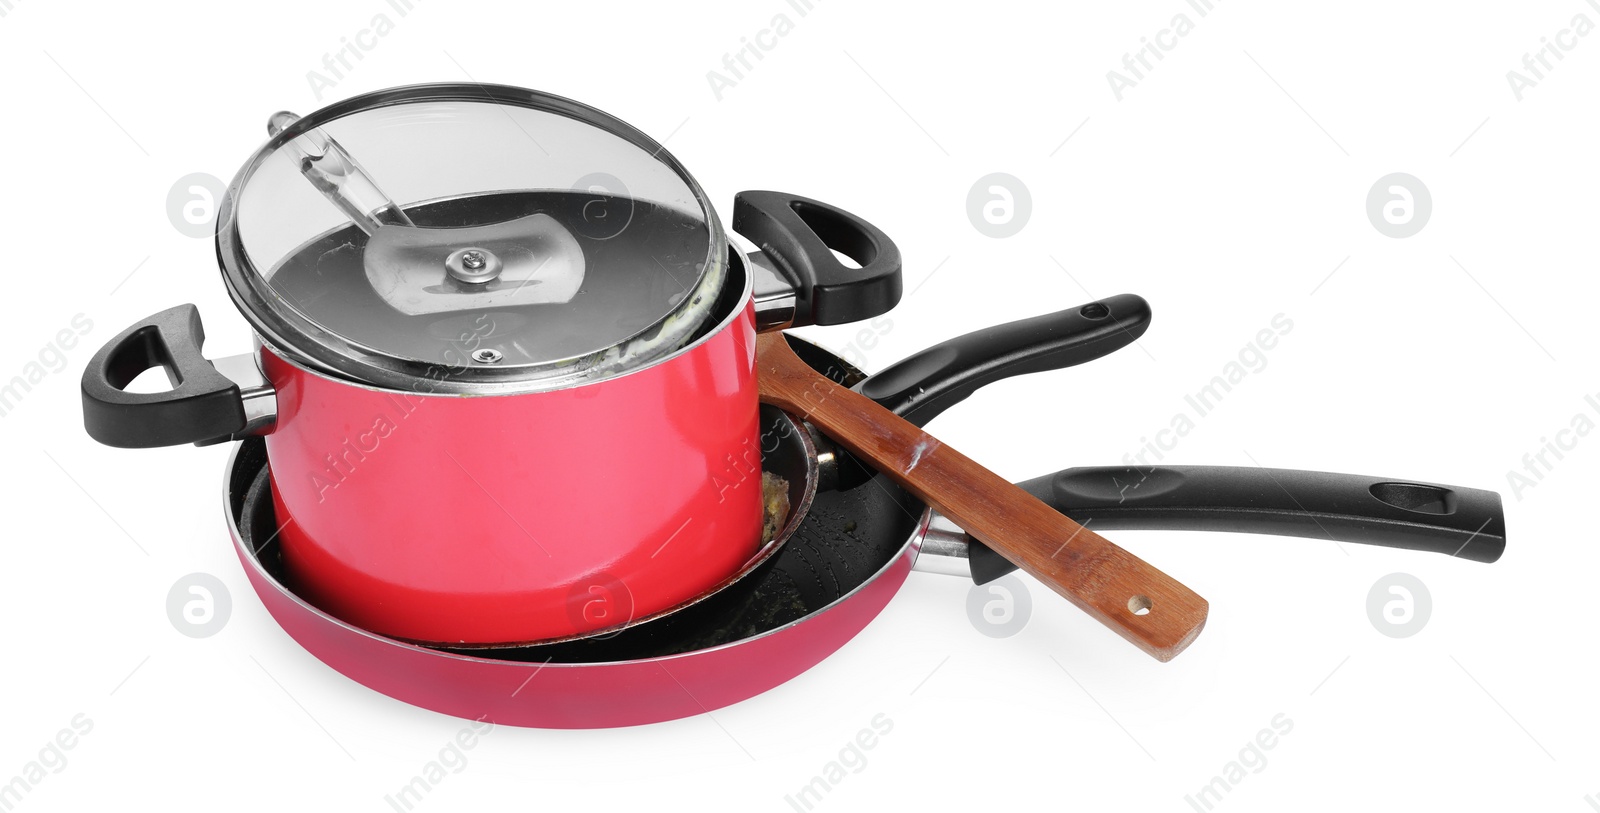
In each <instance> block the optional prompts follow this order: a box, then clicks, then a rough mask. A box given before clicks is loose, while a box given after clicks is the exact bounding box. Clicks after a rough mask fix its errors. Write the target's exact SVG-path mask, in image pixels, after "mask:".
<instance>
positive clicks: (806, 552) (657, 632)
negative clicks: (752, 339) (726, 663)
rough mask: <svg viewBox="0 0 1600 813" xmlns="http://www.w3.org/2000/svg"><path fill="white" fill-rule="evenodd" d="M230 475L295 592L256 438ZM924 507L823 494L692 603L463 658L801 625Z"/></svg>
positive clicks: (553, 657)
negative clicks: (633, 623)
mask: <svg viewBox="0 0 1600 813" xmlns="http://www.w3.org/2000/svg"><path fill="white" fill-rule="evenodd" d="M790 344H791V346H793V347H794V349H795V351H796V352H797V353H798V354H799V355H800V357H801V358H802V359H804V360H805V361H806V363H808V364H810V365H811V366H812V367H813V368H815V369H816V370H817V371H818V372H821V373H822V374H824V375H826V376H828V377H829V378H831V379H833V380H834V381H836V382H838V383H840V384H844V385H846V386H850V385H853V384H855V383H856V382H857V381H859V380H861V378H862V377H863V375H862V373H861V372H860V371H859V370H856V369H855V368H854V367H851V366H850V365H849V364H847V363H845V362H844V361H842V360H840V359H839V358H837V357H836V356H834V355H832V354H831V353H828V352H827V351H825V350H823V349H821V348H819V347H817V346H815V345H811V344H807V343H805V342H802V341H797V340H793V339H791V340H790ZM232 477H233V479H232V481H231V483H230V499H231V500H232V501H233V502H234V505H231V506H230V508H231V509H232V510H234V511H235V512H236V513H238V514H240V515H241V516H242V521H241V522H240V532H241V533H242V534H243V535H244V536H245V540H244V541H245V544H246V545H248V546H250V548H251V549H252V550H255V549H257V546H260V549H259V550H258V551H257V555H258V556H259V557H260V559H261V561H262V563H263V565H264V566H265V567H266V569H267V571H268V572H269V573H271V574H272V575H273V577H274V578H276V579H278V580H279V581H281V582H283V583H284V584H288V585H291V586H292V582H290V581H287V580H286V579H285V574H284V573H283V571H282V566H281V561H280V557H279V551H278V543H277V538H276V535H275V532H276V530H277V528H278V524H277V521H276V518H275V517H274V515H273V511H272V500H271V497H270V493H269V491H268V489H269V487H270V486H269V485H268V482H269V480H268V477H267V470H266V449H265V444H264V443H263V442H262V441H261V440H260V439H257V438H252V439H250V440H246V441H244V444H243V447H242V448H241V450H240V454H239V462H238V465H237V466H236V468H235V470H234V472H233V474H232ZM923 510H924V506H923V504H922V503H921V502H919V501H917V500H916V498H914V497H912V496H911V495H910V494H907V493H906V492H905V491H903V490H901V489H900V488H899V487H898V486H896V485H894V484H893V483H892V482H890V481H889V480H888V479H887V478H884V477H882V476H877V477H873V478H871V479H870V480H867V481H866V482H864V483H861V484H860V485H857V486H855V487H853V488H849V489H846V490H843V491H819V492H818V493H817V495H816V497H815V498H814V499H813V501H812V503H811V510H810V512H808V514H807V515H806V517H805V519H804V521H803V522H801V524H800V526H799V528H797V529H796V531H795V533H794V535H793V536H792V537H790V539H789V541H788V542H787V543H785V544H784V546H783V547H782V548H781V549H780V550H779V551H778V552H777V554H775V555H774V556H773V557H772V558H771V559H769V560H767V562H766V563H765V564H763V565H762V566H761V567H759V568H757V569H756V570H755V571H754V572H752V573H751V574H750V575H748V576H746V577H745V578H744V579H742V580H740V581H738V582H735V583H734V584H733V585H731V586H729V587H727V588H726V589H724V590H722V591H720V592H718V593H716V594H715V595H712V596H710V597H708V598H706V599H704V600H702V601H700V602H699V603H697V604H694V605H691V606H689V607H687V608H685V609H683V610H680V611H678V612H676V613H673V614H671V615H669V616H666V617H664V618H661V619H658V620H655V621H651V622H648V623H645V624H641V625H639V626H637V627H632V628H629V629H624V630H622V631H620V632H617V633H616V634H614V635H610V636H607V637H603V638H586V639H583V640H578V641H569V642H565V643H559V644H545V645H540V646H530V647H517V648H508V649H495V650H461V652H462V654H469V655H472V656H475V657H480V658H485V657H487V658H496V659H502V660H518V661H550V662H554V663H600V662H607V661H622V660H634V659H639V658H653V657H660V656H664V655H674V654H678V653H681V652H689V651H693V650H696V649H705V648H709V647H714V646H720V645H722V644H727V643H732V642H734V641H739V640H742V639H745V638H749V637H751V636H754V635H759V634H761V633H763V632H767V631H768V630H772V629H775V628H777V627H781V626H783V625H785V624H788V623H790V622H793V621H798V620H799V619H801V618H804V617H806V616H807V615H810V614H811V613H814V612H816V611H818V610H820V609H822V608H824V607H826V606H828V605H829V604H832V603H833V602H834V601H836V600H838V599H839V598H840V597H841V596H844V595H846V594H847V593H849V592H850V591H851V590H854V589H855V588H856V587H858V586H860V585H861V584H862V583H864V582H865V581H866V580H867V578H868V577H870V576H871V575H872V574H874V573H876V572H878V570H879V569H881V568H882V567H883V566H884V565H885V564H887V563H888V562H889V560H890V559H892V558H893V557H894V555H895V554H896V553H898V552H899V551H900V550H901V549H902V548H903V547H904V546H905V543H906V540H908V539H909V538H910V537H911V535H912V533H913V532H914V531H915V530H916V528H917V522H918V520H919V519H920V517H921V515H922V512H923ZM258 540H266V542H265V543H264V544H263V543H261V542H260V541H258Z"/></svg>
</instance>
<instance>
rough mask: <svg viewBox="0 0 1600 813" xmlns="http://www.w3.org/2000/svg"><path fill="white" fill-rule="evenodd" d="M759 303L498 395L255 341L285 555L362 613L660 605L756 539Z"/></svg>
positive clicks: (404, 629)
mask: <svg viewBox="0 0 1600 813" xmlns="http://www.w3.org/2000/svg"><path fill="white" fill-rule="evenodd" d="M754 337H755V327H754V316H753V310H752V309H751V308H750V307H748V306H747V307H746V310H745V312H744V313H743V315H742V316H741V317H740V318H737V319H735V320H733V321H732V322H731V323H729V324H728V325H727V326H725V327H724V328H723V329H721V330H719V331H718V332H717V333H716V334H714V335H712V336H710V337H708V338H707V339H705V340H704V341H702V342H701V343H700V344H698V345H696V346H695V347H694V348H693V349H691V350H688V351H685V352H684V353H682V354H680V355H678V356H677V357H675V358H672V359H670V360H668V361H665V362H662V363H659V364H656V365H654V366H652V367H649V368H646V369H642V370H639V371H635V372H633V373H630V374H628V375H624V376H622V377H619V378H615V379H611V380H608V381H603V382H599V383H596V384H589V385H585V386H581V387H576V388H571V389H564V390H555V391H551V392H543V393H529V394H523V395H505V396H460V395H441V394H420V393H401V392H393V391H384V390H375V389H368V388H364V387H360V386H356V385H352V384H349V383H346V382H342V381H338V380H335V379H332V378H329V377H326V376H323V375H320V374H317V373H313V372H310V371H307V370H305V369H303V368H301V367H298V366H296V365H293V364H291V363H289V362H287V361H285V360H283V359H282V358H279V357H278V356H276V355H274V354H273V353H271V352H270V351H267V350H263V351H262V359H263V367H264V369H265V370H266V373H267V377H268V378H269V379H270V380H271V381H272V383H273V385H274V386H275V387H276V388H277V397H278V424H277V427H276V428H275V429H274V430H273V432H272V434H271V435H269V436H267V438H266V443H267V455H268V459H269V460H270V463H271V468H272V483H273V489H272V491H273V501H274V508H275V510H276V511H277V516H278V517H279V521H280V522H284V523H285V524H284V527H283V530H282V531H281V539H282V545H283V552H284V562H285V566H286V568H287V569H288V572H289V577H290V579H291V580H292V582H293V584H294V587H295V589H296V591H297V592H298V593H300V594H301V595H303V596H305V597H306V598H307V599H308V600H310V601H312V602H313V603H315V604H316V605H317V606H319V607H321V608H323V609H325V610H327V611H328V612H330V613H332V614H334V615H336V616H337V617H339V618H342V619H344V620H346V621H349V622H350V623H352V624H355V625H357V626H359V627H362V628H364V629H368V630H372V631H374V632H379V633H381V634H384V635H388V636H392V637H397V638H405V639H411V640H418V641H442V642H470V643H497V642H516V641H534V640H546V639H551V638H559V637H565V636H571V635H576V634H582V633H586V632H592V631H595V630H598V629H604V628H607V627H610V626H614V625H616V624H618V623H621V622H625V621H627V620H628V619H629V618H631V617H642V616H646V615H650V614H652V613H655V612H659V611H662V610H665V609H668V608H671V607H674V606H676V605H678V604H680V603H682V602H684V601H686V600H688V599H691V598H693V597H695V596H698V595H700V594H702V593H704V592H705V591H706V590H708V589H710V588H711V587H712V586H714V585H715V584H717V583H718V582H720V581H721V580H722V579H723V578H725V577H726V576H727V575H728V574H730V573H732V572H733V571H734V570H736V569H737V568H738V567H739V566H740V565H741V564H742V563H743V562H744V561H745V560H746V559H747V558H748V557H749V556H750V555H751V554H752V553H753V552H754V550H755V547H756V543H757V541H758V539H759V537H760V526H761V506H760V476H759V474H751V472H752V471H758V470H759V461H760V456H759V449H758V446H757V442H756V436H757V399H756V387H755V377H754Z"/></svg>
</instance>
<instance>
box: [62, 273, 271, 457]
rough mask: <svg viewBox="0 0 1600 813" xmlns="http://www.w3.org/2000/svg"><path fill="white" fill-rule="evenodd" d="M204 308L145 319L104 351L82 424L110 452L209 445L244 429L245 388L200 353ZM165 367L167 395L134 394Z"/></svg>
mask: <svg viewBox="0 0 1600 813" xmlns="http://www.w3.org/2000/svg"><path fill="white" fill-rule="evenodd" d="M205 338H206V333H205V328H204V327H202V326H201V324H200V310H199V309H198V308H196V307H195V306H194V305H179V306H177V307H175V308H169V309H167V310H164V311H162V312H160V313H158V314H156V315H154V316H151V317H149V318H147V319H144V320H141V321H140V322H138V323H136V324H134V325H133V326H132V327H130V328H128V329H127V330H124V331H122V332H121V333H119V334H117V337H116V338H114V339H112V340H111V341H110V342H109V343H107V344H106V346H104V347H102V348H100V351H99V352H98V353H95V354H94V358H92V359H90V360H89V367H88V369H86V370H84V371H83V426H84V428H85V429H87V430H88V431H89V436H90V437H92V438H94V439H95V440H98V441H100V442H101V443H104V444H106V445H107V446H120V447H122V448H128V449H143V448H151V447H155V446H176V445H179V444H182V443H193V444H195V445H205V444H207V443H214V442H216V441H218V440H221V439H226V438H228V437H230V436H232V435H233V434H234V433H235V432H238V431H240V430H242V429H244V427H245V422H246V421H245V410H244V403H243V401H242V400H241V398H240V391H239V385H238V384H236V383H234V382H233V380H232V379H230V378H228V377H227V376H225V375H223V374H222V373H219V372H217V369H216V367H214V366H213V365H212V364H211V362H210V361H208V360H207V359H206V357H205V356H204V355H202V354H201V352H200V348H201V345H202V344H204V343H205ZM156 366H161V367H163V368H165V369H166V371H167V377H168V378H170V379H171V380H172V381H173V382H174V383H175V386H174V387H173V388H172V389H171V390H168V391H166V392H153V393H143V392H128V391H127V390H126V387H127V386H128V384H129V383H131V382H132V381H133V380H134V379H135V378H138V377H139V374H140V373H142V372H144V371H146V370H149V369H151V368H153V367H156Z"/></svg>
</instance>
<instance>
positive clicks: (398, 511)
mask: <svg viewBox="0 0 1600 813" xmlns="http://www.w3.org/2000/svg"><path fill="white" fill-rule="evenodd" d="M268 129H269V133H271V138H270V139H269V140H268V141H267V142H266V144H265V145H264V146H262V147H261V148H260V149H259V150H258V151H257V152H256V154H255V155H254V157H252V158H251V159H250V161H249V162H248V163H247V164H245V166H244V168H243V169H242V170H240V172H239V174H238V176H237V177H236V178H235V179H234V181H233V183H232V185H231V187H230V188H229V190H228V194H227V196H226V198H225V199H224V201H223V203H222V206H221V209H220V211H219V217H218V226H217V253H218V257H219V259H220V261H221V264H222V267H223V277H224V280H225V282H226V284H227V286H228V291H229V293H230V294H231V295H232V297H233V299H234V302H235V303H236V304H237V305H238V307H239V309H240V311H241V312H242V313H243V314H244V315H245V318H246V319H247V320H249V322H250V324H251V326H252V327H253V328H254V329H255V332H256V335H257V337H258V348H257V350H256V352H255V353H253V354H250V355H247V356H240V357H233V358H227V359H218V360H216V361H214V362H213V361H210V360H207V359H206V358H205V357H204V356H203V355H202V354H201V343H202V342H203V339H204V335H203V330H202V328H201V324H200V318H199V314H198V311H197V310H196V309H195V308H194V306H192V305H183V306H179V307H177V308H173V309H171V310H168V311H164V312H162V313H160V314H157V315H155V316H152V317H150V318H149V319H146V320H144V321H141V322H139V323H138V324H135V325H133V326H132V327H130V328H129V329H128V330H126V331H124V332H123V333H122V334H120V335H119V336H117V337H116V338H115V339H113V340H112V341H111V342H110V343H109V344H108V345H107V346H106V347H105V348H103V349H102V350H101V351H100V352H99V353H98V354H97V355H96V356H95V358H94V359H93V360H92V361H91V362H90V364H89V368H88V369H87V370H86V371H85V374H84V380H83V393H84V418H85V426H86V427H87V429H88V431H89V434H90V435H92V436H93V437H95V438H96V439H98V440H100V441H101V442H104V443H108V444H111V445H114V446H127V447H145V446H161V445H172V444H180V443H189V442H192V443H196V444H197V445H199V444H206V443H213V442H219V441H223V440H228V439H240V438H244V437H247V436H253V435H264V436H265V447H266V454H267V456H268V458H269V459H270V461H271V472H272V478H271V479H272V489H271V491H272V501H273V508H274V512H275V515H276V517H277V521H278V522H279V524H280V526H281V527H280V528H279V530H278V534H279V535H280V543H281V550H282V559H283V566H284V572H285V576H286V578H287V579H289V580H290V581H291V582H292V583H293V585H294V588H295V590H296V592H297V594H298V595H300V596H302V597H304V598H306V599H309V600H310V601H312V602H314V603H315V604H316V605H317V606H319V607H321V608H323V609H324V610H326V611H328V612H330V613H332V614H334V615H336V616H337V617H339V618H342V619H344V620H346V621H348V622H350V623H353V624H356V625H358V626H360V627H361V628H363V629H367V630H370V631H373V632H376V633H380V634H383V635H386V636H390V637H393V638H397V639H402V640H407V641H415V642H425V643H438V644H449V645H452V646H460V645H468V646H505V645H511V644H519V643H527V642H537V641H549V640H560V639H564V638H570V637H576V636H583V635H587V634H592V633H595V632H596V631H599V630H605V629H610V628H613V627H617V626H621V625H625V624H627V623H628V622H629V621H630V620H631V619H633V618H639V617H647V616H652V615H657V614H660V613H662V612H665V611H668V610H670V609H672V608H674V607H678V606H681V605H683V604H685V603H688V602H691V601H693V600H695V599H696V598H697V597H699V596H701V595H702V594H704V593H705V592H707V591H708V590H710V589H712V588H713V587H715V586H716V585H718V584H720V583H722V582H723V581H725V580H726V579H727V578H729V576H730V574H735V573H737V572H739V570H740V569H741V568H742V567H746V566H748V565H749V563H750V562H751V561H752V559H753V557H756V556H757V555H758V552H759V551H760V550H761V545H762V539H761V535H762V533H761V529H762V524H763V505H762V487H761V476H760V471H759V462H760V460H759V449H758V442H757V395H756V387H755V374H754V369H755V368H754V336H755V332H756V330H757V328H758V323H759V324H760V326H761V327H762V328H767V327H781V326H789V325H795V324H809V323H821V324H833V323H840V322H847V321H853V320H856V319H861V318H866V317H869V316H874V315H877V314H878V313H882V312H883V311H885V310H887V309H888V308H890V307H892V306H893V305H894V304H895V302H896V301H897V300H898V298H899V294H900V278H899V269H900V262H899V255H898V252H897V251H896V249H895V248H894V246H893V243H892V242H890V241H889V240H888V238H887V237H885V236H884V235H883V234H882V232H880V231H878V230H877V229H875V228H874V227H872V226H871V225H870V224H867V223H865V222H864V221H861V220H860V219H859V218H855V217H854V216H852V215H850V214H849V213H847V212H843V211H841V210H838V209H835V208H833V207H829V206H826V205H825V204H821V203H818V202H816V201H812V200H808V199H805V198H799V197H796V196H787V195H780V194H778V193H770V192H765V193H756V192H748V193H743V194H742V195H741V196H740V197H739V198H738V199H737V200H736V202H735V219H734V226H735V228H737V229H739V230H740V231H741V232H743V233H744V234H746V236H748V237H751V238H752V239H753V240H755V241H756V242H757V243H758V244H759V246H760V248H762V249H763V250H764V251H763V252H758V254H757V255H756V256H755V258H754V261H753V262H750V263H748V264H747V263H745V262H743V261H742V260H741V259H740V258H739V256H738V252H730V251H729V245H728V238H727V236H726V233H725V232H724V230H723V228H722V226H721V224H720V222H719V221H718V218H717V216H716V213H715V212H714V211H713V209H712V207H711V204H710V202H709V201H708V200H706V197H705V195H704V193H703V192H702V191H701V189H700V187H699V185H698V184H696V182H695V181H694V179H693V178H692V177H690V175H689V174H688V173H687V172H686V171H685V170H684V168H683V167H682V166H681V165H680V164H679V163H678V161H677V160H676V159H674V158H673V157H672V156H671V155H670V154H669V153H667V152H666V150H665V149H663V148H662V146H661V145H660V144H658V143H656V142H655V141H653V140H651V139H650V138H649V137H648V136H646V135H644V134H643V133H641V132H639V131H638V130H635V129H634V128H632V127H630V126H628V125H627V124H625V123H623V122H621V121H619V120H617V119H615V118H613V117H611V116H609V115H607V114H605V113H602V112H600V111H598V110H595V109H593V108H590V107H587V106H585V105H582V104H579V103H576V102H573V101H570V100H567V99H562V98H558V97H554V96H549V95H546V94H542V93H538V92H535V91H530V90H523V89H519V88H511V87H500V86H484V85H477V84H462V85H423V86H415V87H408V88H400V89H395V90H387V91H380V92H376V93H371V94H367V95H364V96H360V97H357V98H354V99H350V100H347V101H344V102H340V103H338V104H335V105H332V106H330V107H327V108H324V109H322V110H319V111H317V112H315V113H312V114H310V115H307V116H306V117H304V118H297V117H295V116H294V115H293V114H288V113H280V114H277V115H275V116H273V117H272V120H271V122H270V123H269V128H268ZM834 249H837V250H838V251H840V252H842V253H845V254H847V255H849V256H851V257H852V258H853V259H855V260H856V261H857V263H858V264H859V266H860V267H859V268H857V267H847V266H845V265H843V264H841V263H840V262H839V261H838V260H836V259H835V258H834V256H833V254H832V250H834ZM846 293H850V294H851V295H850V296H848V297H846V296H844V294H846ZM155 366H161V367H164V368H165V369H166V371H167V374H168V377H169V378H170V379H171V381H172V383H173V388H172V389H171V390H170V391H168V392H164V393H135V392H129V391H127V389H126V388H127V386H128V384H129V383H130V382H132V381H133V379H134V378H136V377H137V376H138V375H139V374H140V373H141V372H143V371H145V370H147V369H150V368H152V367H155Z"/></svg>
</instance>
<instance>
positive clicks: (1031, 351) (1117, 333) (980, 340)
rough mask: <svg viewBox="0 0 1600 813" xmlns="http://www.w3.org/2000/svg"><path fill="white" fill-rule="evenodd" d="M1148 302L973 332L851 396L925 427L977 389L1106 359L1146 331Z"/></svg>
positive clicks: (1129, 300) (1109, 302)
mask: <svg viewBox="0 0 1600 813" xmlns="http://www.w3.org/2000/svg"><path fill="white" fill-rule="evenodd" d="M1150 317H1151V314H1150V303H1149V302H1146V301H1145V300H1144V297H1142V296H1139V295H1137V294H1118V295H1117V296H1113V297H1108V298H1106V299H1102V300H1099V301H1097V302H1090V303H1088V304H1087V305H1080V306H1078V307H1075V308H1068V309H1067V310H1064V311H1058V312H1056V313H1047V314H1045V315H1043V316H1035V317H1032V318H1030V319H1022V320H1019V321H1016V322H1009V323H1007V324H1003V325H996V326H994V327H989V328H984V329H982V330H977V331H973V332H972V333H968V334H965V335H963V336H957V337H956V338H954V339H950V340H949V341H945V342H940V343H939V344H936V345H934V346H932V347H929V348H927V349H926V350H922V351H920V352H918V353H916V354H915V355H912V356H909V357H907V358H905V359H902V360H901V361H898V362H896V363H894V364H891V365H889V366H888V367H885V368H884V369H882V370H880V371H879V372H877V373H875V374H873V375H872V376H871V377H870V378H868V379H866V380H865V381H862V382H861V383H860V384H858V385H856V388H855V389H856V391H857V392H860V393H861V394H862V395H865V396H867V397H868V398H871V399H872V400H874V401H877V402H878V403H880V404H882V405H884V406H885V407H887V408H888V409H889V410H890V411H891V412H894V413H895V414H896V415H899V416H900V417H902V418H905V419H906V420H908V421H911V422H912V423H914V424H916V425H918V426H925V425H927V423H928V421H931V420H933V418H934V416H936V415H938V414H939V413H941V412H944V411H945V410H946V409H949V408H950V407H952V406H955V405H956V404H959V403H961V402H962V401H964V400H966V399H967V397H968V396H970V395H972V394H973V393H975V392H977V391H978V390H979V389H980V388H982V387H984V386H987V385H989V384H992V383H994V382H996V381H999V380H1001V379H1003V378H1010V377H1012V376H1017V375H1026V374H1028V373H1039V372H1044V371H1046V370H1062V369H1066V368H1067V367H1073V366H1076V365H1079V364H1083V363H1084V362H1087V361H1093V360H1094V359H1097V358H1100V357H1101V356H1106V355H1110V354H1111V353H1112V352H1114V351H1116V350H1120V349H1122V348H1124V347H1127V346H1128V345H1130V344H1132V343H1133V342H1134V341H1136V340H1137V339H1138V338H1139V337H1140V336H1143V335H1144V332H1145V331H1146V330H1147V329H1149V327H1150Z"/></svg>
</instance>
